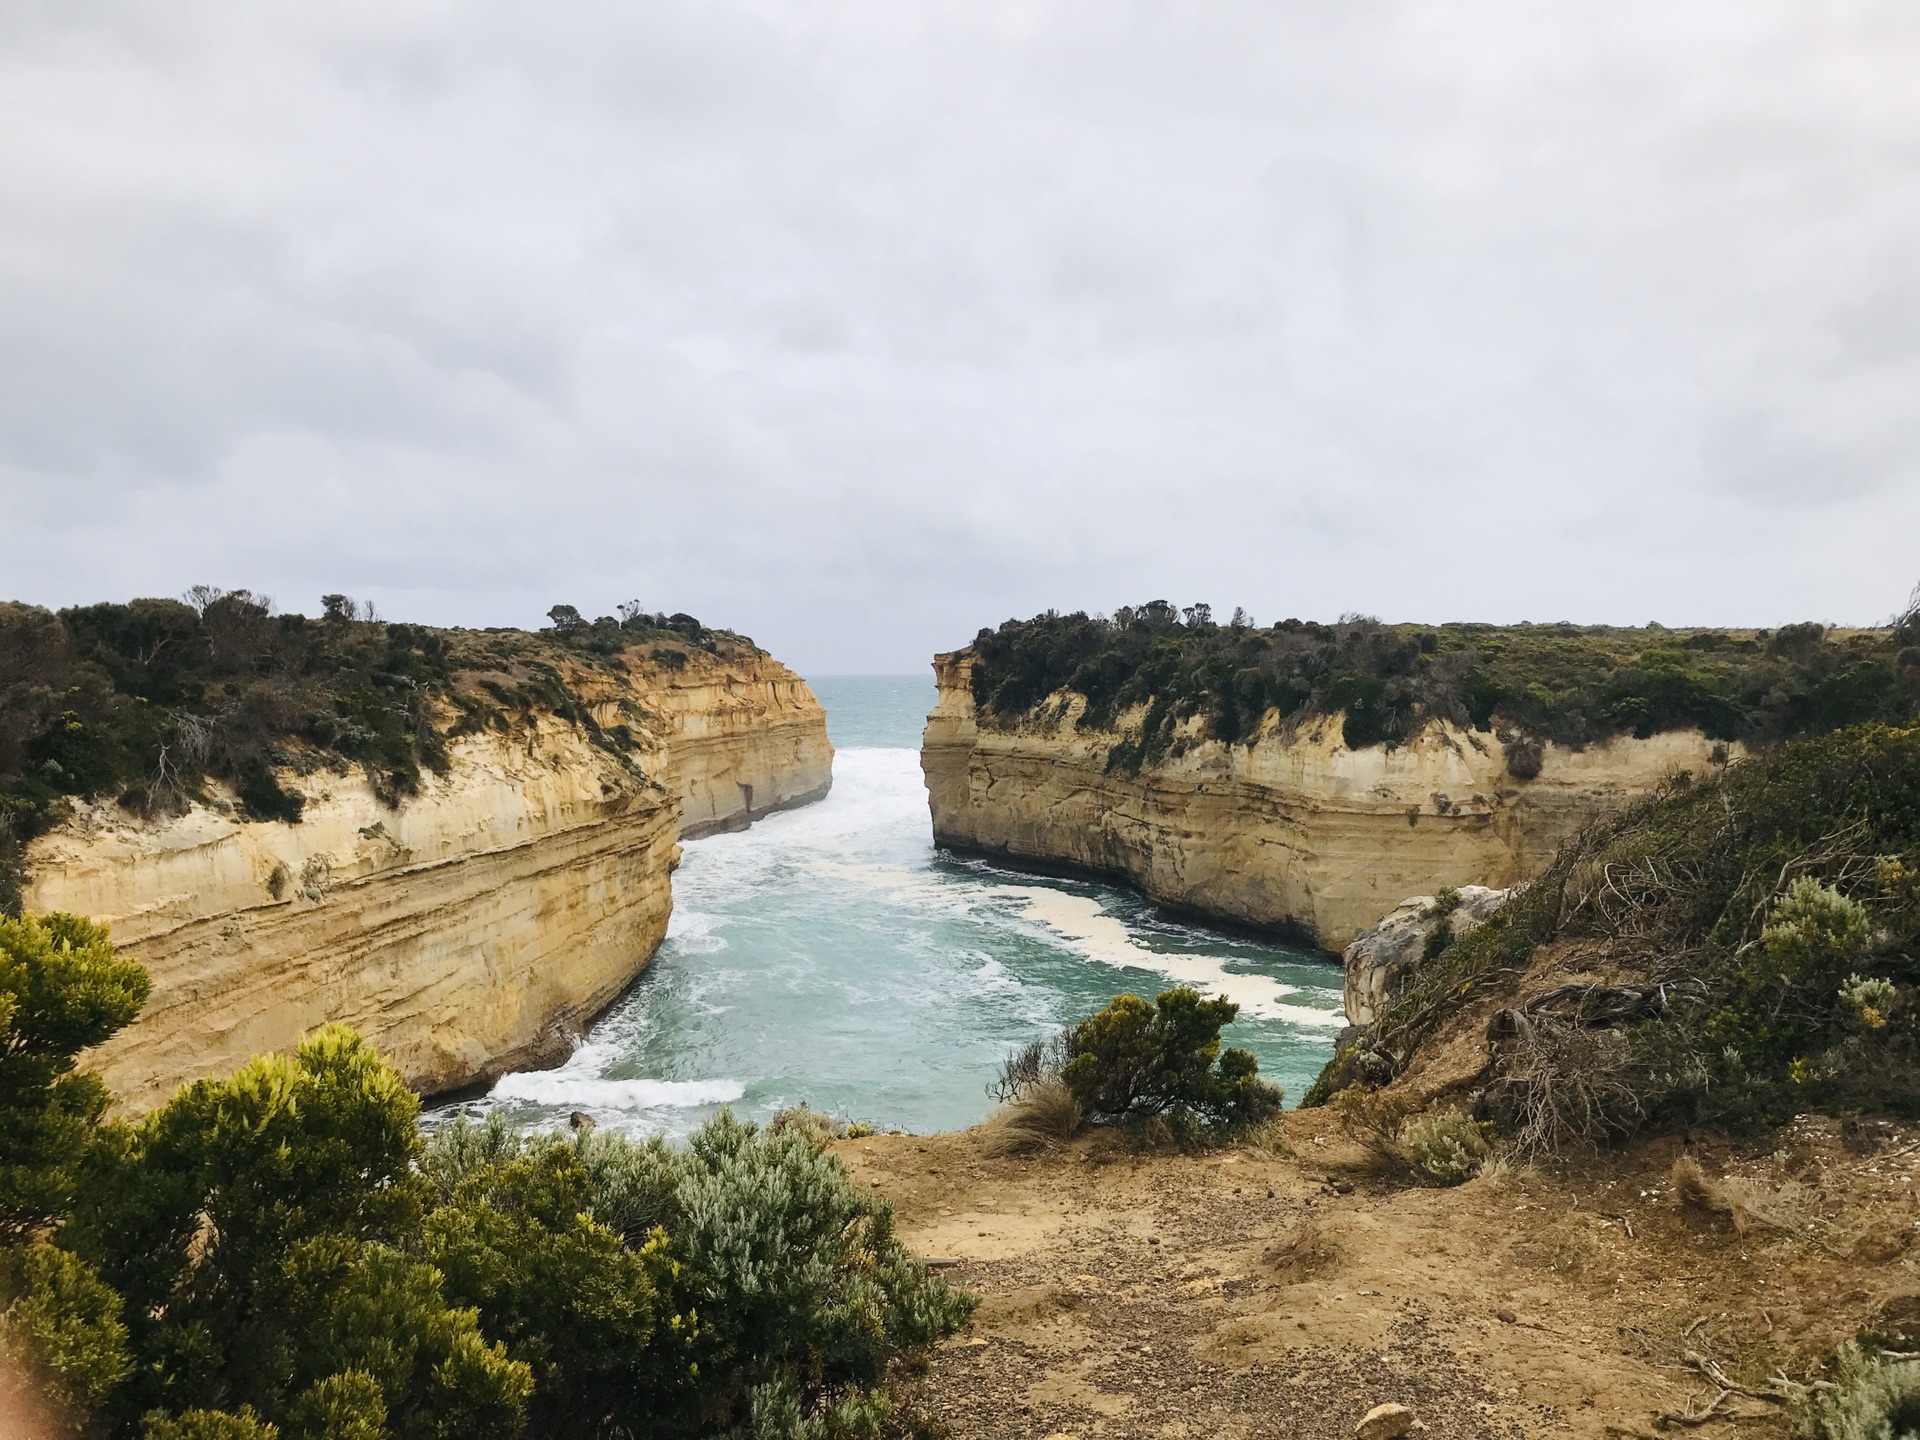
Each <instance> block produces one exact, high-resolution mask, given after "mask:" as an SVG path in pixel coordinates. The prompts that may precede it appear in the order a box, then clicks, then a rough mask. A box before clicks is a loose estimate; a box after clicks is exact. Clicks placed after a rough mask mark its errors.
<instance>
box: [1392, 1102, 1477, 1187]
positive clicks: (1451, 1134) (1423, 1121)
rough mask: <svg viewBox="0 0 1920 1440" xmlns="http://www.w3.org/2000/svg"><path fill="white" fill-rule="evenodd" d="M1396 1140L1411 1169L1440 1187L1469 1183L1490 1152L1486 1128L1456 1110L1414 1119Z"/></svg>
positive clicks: (1403, 1127) (1461, 1111)
mask: <svg viewBox="0 0 1920 1440" xmlns="http://www.w3.org/2000/svg"><path fill="white" fill-rule="evenodd" d="M1399 1141H1400V1147H1401V1149H1403V1150H1404V1151H1405V1152H1406V1154H1407V1158H1408V1160H1409V1161H1410V1162H1411V1163H1412V1165H1413V1167H1414V1169H1416V1170H1418V1171H1419V1172H1420V1173H1421V1174H1423V1175H1425V1176H1427V1177H1428V1178H1430V1179H1433V1180H1437V1181H1439V1182H1440V1183H1441V1184H1442V1185H1458V1184H1461V1183H1462V1182H1463V1181H1467V1180H1471V1179H1472V1178H1473V1177H1474V1176H1475V1175H1477V1174H1478V1173H1479V1171H1480V1167H1481V1166H1482V1165H1483V1164H1485V1163H1486V1161H1487V1158H1488V1156H1490V1155H1491V1154H1492V1153H1493V1150H1492V1147H1491V1146H1489V1145H1488V1144H1487V1135H1486V1129H1485V1127H1484V1126H1483V1125H1482V1124H1481V1123H1480V1122H1478V1121H1476V1120H1474V1118H1473V1117H1472V1116H1470V1115H1469V1114H1467V1112H1466V1111H1464V1110H1461V1109H1458V1108H1454V1109H1447V1110H1436V1111H1433V1112H1432V1113H1430V1114H1426V1115H1417V1116H1415V1117H1414V1118H1413V1119H1411V1120H1409V1121H1407V1123H1406V1124H1405V1125H1404V1126H1402V1127H1401V1129H1400V1135H1399Z"/></svg>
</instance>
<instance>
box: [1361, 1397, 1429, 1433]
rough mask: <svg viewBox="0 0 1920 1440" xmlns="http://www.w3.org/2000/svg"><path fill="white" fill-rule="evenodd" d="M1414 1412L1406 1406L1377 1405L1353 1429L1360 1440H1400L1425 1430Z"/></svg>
mask: <svg viewBox="0 0 1920 1440" xmlns="http://www.w3.org/2000/svg"><path fill="white" fill-rule="evenodd" d="M1426 1428H1427V1427H1426V1426H1425V1425H1422V1424H1421V1423H1420V1421H1419V1420H1418V1419H1417V1418H1416V1417H1415V1415H1414V1413H1413V1411H1411V1410H1409V1409H1408V1408H1407V1407H1406V1406H1404V1405H1392V1404H1388V1405H1376V1406H1374V1407H1373V1408H1372V1409H1371V1410H1369V1411H1367V1413H1366V1414H1365V1415H1364V1416H1363V1417H1361V1420H1360V1423H1359V1424H1358V1425H1356V1426H1354V1427H1353V1433H1354V1434H1355V1435H1356V1436H1357V1437H1358V1440H1400V1437H1401V1436H1403V1435H1411V1434H1412V1433H1413V1432H1414V1431H1416V1430H1424V1429H1426Z"/></svg>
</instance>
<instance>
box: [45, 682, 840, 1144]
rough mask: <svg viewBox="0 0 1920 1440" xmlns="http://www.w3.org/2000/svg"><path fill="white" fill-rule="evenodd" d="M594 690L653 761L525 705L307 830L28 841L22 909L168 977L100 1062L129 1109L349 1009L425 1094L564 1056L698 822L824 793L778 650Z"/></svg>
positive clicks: (822, 739) (665, 900)
mask: <svg viewBox="0 0 1920 1440" xmlns="http://www.w3.org/2000/svg"><path fill="white" fill-rule="evenodd" d="M590 686H597V687H598V689H597V691H595V692H594V693H583V698H585V699H587V700H588V701H589V703H590V704H592V705H593V707H594V709H595V712H596V716H597V717H598V718H599V719H600V721H601V723H602V724H603V725H610V724H613V723H616V718H617V720H618V722H619V723H626V724H628V726H629V729H630V731H631V733H633V734H634V736H635V738H636V740H637V743H638V748H637V750H636V751H635V752H634V755H633V758H634V760H635V761H637V765H627V764H623V763H621V761H620V760H619V759H618V758H617V757H616V756H615V755H613V754H612V753H610V752H609V751H608V750H606V749H605V748H602V747H600V746H596V745H595V744H593V743H592V742H591V740H590V739H589V737H588V735H587V734H586V732H585V731H584V730H583V729H581V728H580V727H577V726H574V725H570V724H568V723H566V722H564V721H562V720H560V719H558V718H556V717H554V716H552V715H540V716H521V717H518V718H516V719H514V720H513V721H512V722H511V723H510V724H507V725H506V726H505V727H504V728H495V729H488V730H485V731H482V732H480V733H477V734H470V735H466V736H464V737H462V738H460V739H459V740H457V741H455V742H454V743H453V745H452V747H451V762H452V763H451V765H450V767H449V769H448V772H447V773H446V774H445V775H443V776H433V775H428V776H425V777H424V778H423V784H422V787H421V791H420V793H419V794H418V795H416V796H413V797H410V798H408V799H407V800H405V801H404V802H403V803H401V804H400V805H399V806H397V807H395V808H391V809H390V808H388V807H386V806H384V805H383V804H381V802H380V801H379V799H378V798H377V797H376V796H375V794H374V792H373V789H372V787H371V786H370V785H369V784H368V782H367V780H366V778H365V776H364V775H362V774H360V773H359V772H358V771H350V772H348V773H346V774H337V775H336V774H329V773H327V772H325V771H321V772H317V773H315V774H312V775H308V776H305V777H302V778H300V779H299V780H298V782H297V783H298V784H299V787H300V788H301V790H302V791H303V792H304V793H305V794H306V795H307V807H306V810H305V813H304V815H303V817H302V820H301V822H300V823H299V824H297V825H287V824H280V823H252V822H247V821H244V820H242V819H240V818H238V816H237V814H236V813H235V812H234V811H233V810H231V809H227V810H225V811H222V810H221V809H218V808H207V807H204V806H196V807H195V808H194V809H193V810H191V811H190V812H189V813H188V814H186V815H183V816H179V817H176V818H173V819H171V820H167V821H165V822H163V823H159V824H149V823H144V822H139V821H136V820H134V819H133V818H132V817H130V816H128V815H127V814H126V813H125V812H124V811H122V810H120V809H118V808H117V807H115V806H111V805H98V806H92V807H87V808H84V809H82V810H80V811H78V812H76V814H75V815H74V816H73V817H72V818H71V819H70V821H69V822H68V823H67V824H66V825H64V826H63V827H61V828H60V829H58V830H56V831H54V832H53V833H51V834H49V835H46V836H43V837H41V838H40V839H39V840H37V841H35V842H34V844H33V847H32V850H31V852H30V860H31V867H32V868H31V876H32V879H31V881H30V885H29V888H28V892H27V896H26V902H27V908H28V909H29V910H33V911H48V910H69V911H73V912H76V913H79V914H83V915H87V916H90V917H93V918H95V919H100V920H105V921H107V922H108V923H109V924H110V925H111V927H112V931H113V936H114V939H115V941H116V943H117V944H118V945H119V947H120V949H121V951H122V952H123V953H124V954H127V955H128V956H130V957H131V958H133V959H135V960H138V961H140V962H141V963H142V964H143V965H145V966H146V967H147V969H148V971H149V973H150V974H151V975H152V977H153V995H152V999H151V1000H150V1001H149V1003H148V1005H147V1008H146V1010H145V1012H144V1013H143V1014H142V1015H141V1017H140V1019H139V1020H138V1021H137V1022H136V1023H135V1024H134V1025H132V1026H130V1027H129V1028H128V1029H127V1030H126V1031H124V1032H122V1033H121V1034H120V1035H118V1036H116V1037H115V1038H114V1039H113V1040H112V1041H110V1042H109V1043H108V1044H106V1045H104V1046H102V1047H100V1048H99V1049H98V1050H96V1051H94V1052H92V1053H91V1054H90V1055H89V1056H88V1057H87V1063H88V1064H89V1065H91V1066H92V1067H93V1068H95V1069H97V1070H98V1071H99V1072H100V1073H101V1074H102V1075H103V1077H104V1078H105V1079H106V1081H107V1083H108V1085H109V1086H110V1088H111V1089H112V1090H113V1092H114V1094H115V1096H116V1097H117V1099H118V1100H119V1102H120V1103H121V1105H122V1106H123V1107H125V1108H126V1109H128V1110H130V1111H134V1112H138V1111H142V1110H145V1109H148V1108H151V1107H152V1106H153V1105H156V1104H158V1103H160V1102H161V1101H163V1100H165V1099H166V1098H167V1097H168V1096H169V1095H170V1094H171V1093H172V1092H173V1091H174V1089H176V1088H177V1087H178V1086H179V1085H180V1084H182V1083H183V1082H185V1081H188V1080H192V1079H195V1078H198V1077H201V1076H208V1075H221V1074H225V1073H228V1072H229V1071H231V1070H232V1069H233V1068H235V1067H236V1066H237V1065H239V1064H240V1063H241V1062H243V1061H244V1060H245V1059H246V1058H247V1057H249V1056H251V1055H253V1054H256V1053H259V1052H261V1051H267V1050H283V1049H286V1048H289V1047H290V1046H291V1045H292V1044H293V1042H294V1041H295V1040H296V1039H297V1038H298V1037H299V1035H300V1034H302V1033H303V1032H305V1031H307V1030H310V1029H312V1028H313V1027H315V1026H317V1025H320V1024H323V1023H325V1022H327V1021H334V1020H338V1021H345V1022H347V1023H350V1024H352V1025H354V1026H356V1027H357V1028H359V1029H360V1030H361V1031H362V1033H364V1034H365V1035H367V1036H368V1037H369V1038H370V1039H371V1040H372V1041H373V1042H374V1044H375V1045H376V1046H378V1047H379V1049H380V1050H381V1051H382V1052H383V1053H384V1054H385V1055H387V1056H388V1057H389V1058H390V1059H391V1060H392V1061H393V1063H394V1064H395V1065H396V1066H398V1067H399V1069H400V1070H401V1072H402V1073H403V1074H404V1075H405V1076H406V1077H407V1079H408V1081H409V1082H410V1083H411V1084H413V1085H414V1086H415V1087H416V1088H417V1089H420V1090H422V1091H423V1092H427V1093H434V1092H439V1091H445V1090H449V1089H454V1088H458V1087H461V1086H465V1085H469V1084H473V1083H477V1082H481V1081H485V1080H488V1079H490V1078H492V1077H494V1076H497V1075H499V1074H501V1073H503V1072H504V1071H507V1070H510V1069H518V1068H524V1067H527V1066H530V1065H538V1064H542V1063H551V1062H553V1061H556V1060H558V1059H560V1058H562V1057H564V1055H565V1054H566V1053H567V1052H568V1050H569V1049H570V1047H571V1044H572V1041H573V1038H574V1036H575V1035H576V1034H577V1033H578V1031H579V1030H580V1028H581V1027H582V1026H584V1025H585V1023H586V1022H587V1021H588V1020H589V1019H591V1018H592V1017H593V1016H594V1015H595V1014H596V1013H597V1012H599V1011H600V1010H602V1009H604V1008H605V1007H606V1005H607V1004H609V1003H610V1002H611V1001H612V1000H614V999H615V998H616V997H617V996H618V995H619V994H620V993H621V991H622V990H623V989H624V988H625V987H626V986H627V985H629V984H630V983H631V982H632V981H633V979H634V978H635V977H636V976H637V975H638V974H639V973H640V972H641V970H643V969H644V968H645V966H646V964H647V962H648V961H649V959H651V957H652V955H653V952H654V950H655V949H656V948H657V947H658V945H659V943H660V941H661V938H662V937H663V936H664V935H665V933H666V927H667V919H668V916H669V915H670V913H671V910H672V895H671V888H670V883H669V877H670V873H671V870H672V867H673V865H674V863H675V861H676V859H677V853H678V850H677V841H678V839H679V838H680V837H681V835H682V834H683V833H686V830H685V828H684V826H683V819H682V817H683V816H685V817H686V821H687V822H690V823H691V826H692V828H693V830H694V831H695V832H696V833H703V832H705V831H708V830H713V829H722V828H729V827H737V826H741V825H745V824H746V823H748V822H749V821H750V820H751V818H752V817H754V816H756V815H761V814H765V813H767V812H768V811H770V810H774V809H778V808H780V807H782V806H785V805H792V804H799V803H802V802H804V801H805V800H808V799H812V798H816V797H818V796H819V795H822V794H824V793H825V792H826V789H827V786H828V785H829V784H830V783H831V773H832V771H831V767H832V749H831V747H830V746H829V745H828V744H827V739H826V724H825V713H824V712H823V711H822V710H821V708H820V705H819V703H818V702H817V701H816V700H815V699H814V697H813V695H812V692H811V691H809V690H808V689H807V687H806V685H805V684H804V683H803V682H802V681H801V680H800V679H799V677H797V676H795V675H794V674H793V673H792V672H791V671H789V670H787V669H786V667H785V666H782V665H780V664H779V663H778V662H776V661H773V660H770V659H768V658H766V657H764V656H762V657H758V658H757V659H756V658H751V657H746V658H743V657H738V656H736V657H734V658H732V659H726V660H722V659H719V658H711V659H708V658H706V657H696V658H695V660H694V661H693V663H690V664H687V665H685V666H683V667H682V668H681V669H679V670H677V671H671V672H669V671H665V670H664V669H661V668H659V667H651V666H649V665H647V664H645V663H636V664H635V665H633V666H632V667H631V669H630V673H629V677H628V683H626V684H624V685H621V684H618V682H616V681H614V680H611V679H609V678H608V677H605V676H600V677H597V678H593V677H588V678H585V679H583V680H582V683H581V689H582V691H583V692H585V691H587V690H588V689H589V687H590Z"/></svg>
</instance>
